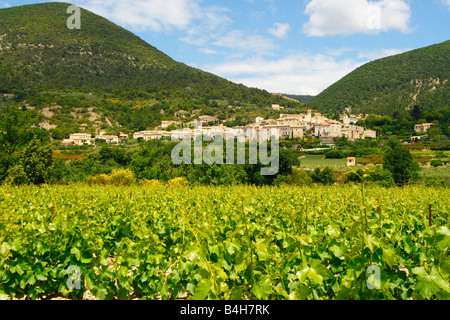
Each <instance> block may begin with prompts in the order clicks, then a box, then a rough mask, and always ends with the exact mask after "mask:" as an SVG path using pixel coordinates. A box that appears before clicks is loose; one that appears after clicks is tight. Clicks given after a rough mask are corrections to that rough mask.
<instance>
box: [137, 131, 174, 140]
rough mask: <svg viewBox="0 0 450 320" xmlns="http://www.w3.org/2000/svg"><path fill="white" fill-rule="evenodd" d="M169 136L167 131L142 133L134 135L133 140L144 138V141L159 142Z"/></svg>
mask: <svg viewBox="0 0 450 320" xmlns="http://www.w3.org/2000/svg"><path fill="white" fill-rule="evenodd" d="M165 135H167V131H141V132H136V133H134V134H133V139H139V138H142V139H143V140H144V141H148V140H159V139H161V138H162V137H163V136H165Z"/></svg>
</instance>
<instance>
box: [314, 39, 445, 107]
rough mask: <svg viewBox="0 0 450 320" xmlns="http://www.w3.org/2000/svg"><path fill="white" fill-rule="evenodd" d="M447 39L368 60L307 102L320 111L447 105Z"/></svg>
mask: <svg viewBox="0 0 450 320" xmlns="http://www.w3.org/2000/svg"><path fill="white" fill-rule="evenodd" d="M449 66H450V41H445V42H442V43H438V44H435V45H431V46H427V47H424V48H419V49H416V50H411V51H408V52H405V53H401V54H397V55H394V56H390V57H386V58H382V59H378V60H375V61H371V62H369V63H367V64H365V65H363V66H361V67H359V68H357V69H356V70H354V71H353V72H351V73H349V74H348V75H346V76H345V77H343V78H342V79H341V80H339V81H337V82H336V83H334V84H333V85H331V86H330V87H328V88H327V89H325V90H324V91H323V92H321V93H320V94H319V95H317V96H316V97H314V98H313V99H312V100H311V101H310V102H308V104H309V105H310V106H312V107H314V108H317V109H319V110H321V111H322V112H333V113H345V112H350V111H351V112H352V113H375V114H388V115H392V114H393V113H395V112H398V113H407V112H409V111H410V110H411V109H412V108H413V107H414V106H415V105H417V106H419V107H420V108H422V109H423V110H428V109H430V108H434V109H444V108H448V107H450V105H449V103H450V102H449V101H450V83H449V82H448V81H449V80H450V68H449Z"/></svg>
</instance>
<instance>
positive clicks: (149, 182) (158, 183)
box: [139, 179, 162, 187]
mask: <svg viewBox="0 0 450 320" xmlns="http://www.w3.org/2000/svg"><path fill="white" fill-rule="evenodd" d="M139 184H140V185H141V186H144V187H159V186H162V182H161V181H159V180H156V179H152V180H148V179H146V180H142V181H140V182H139Z"/></svg>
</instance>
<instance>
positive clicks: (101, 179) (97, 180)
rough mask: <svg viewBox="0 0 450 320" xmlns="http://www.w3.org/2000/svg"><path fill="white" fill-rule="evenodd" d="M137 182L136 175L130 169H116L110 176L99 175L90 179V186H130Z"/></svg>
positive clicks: (88, 181)
mask: <svg viewBox="0 0 450 320" xmlns="http://www.w3.org/2000/svg"><path fill="white" fill-rule="evenodd" d="M134 181H135V178H134V173H133V171H131V170H130V169H114V170H113V171H112V172H111V173H110V174H109V175H108V174H103V173H101V174H97V175H95V176H93V177H90V178H88V180H87V183H88V184H89V185H93V184H97V185H114V186H129V185H131V184H133V183H134Z"/></svg>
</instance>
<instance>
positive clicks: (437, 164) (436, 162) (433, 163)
mask: <svg viewBox="0 0 450 320" xmlns="http://www.w3.org/2000/svg"><path fill="white" fill-rule="evenodd" d="M430 164H431V166H433V167H435V168H436V167H442V166H443V165H444V163H443V162H442V161H441V160H431V162H430Z"/></svg>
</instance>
